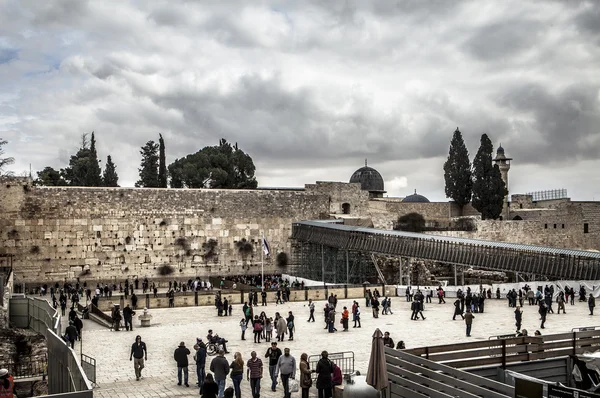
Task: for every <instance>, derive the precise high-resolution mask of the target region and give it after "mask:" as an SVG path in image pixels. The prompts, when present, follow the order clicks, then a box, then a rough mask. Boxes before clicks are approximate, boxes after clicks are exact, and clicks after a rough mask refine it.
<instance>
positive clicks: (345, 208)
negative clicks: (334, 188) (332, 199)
mask: <svg viewBox="0 0 600 398" xmlns="http://www.w3.org/2000/svg"><path fill="white" fill-rule="evenodd" d="M342 213H344V214H350V203H343V204H342Z"/></svg>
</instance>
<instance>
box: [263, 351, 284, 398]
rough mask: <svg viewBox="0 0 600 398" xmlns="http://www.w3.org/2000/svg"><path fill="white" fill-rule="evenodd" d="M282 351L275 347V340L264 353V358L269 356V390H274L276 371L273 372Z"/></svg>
mask: <svg viewBox="0 0 600 398" xmlns="http://www.w3.org/2000/svg"><path fill="white" fill-rule="evenodd" d="M282 354H283V353H282V352H281V349H279V348H278V347H277V343H276V342H275V341H273V342H271V347H269V349H268V350H267V353H266V354H265V357H266V358H269V376H271V391H276V388H275V387H277V373H275V369H277V362H278V361H279V357H280V356H281V355H282Z"/></svg>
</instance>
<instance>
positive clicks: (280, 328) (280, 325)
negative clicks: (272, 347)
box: [275, 313, 287, 341]
mask: <svg viewBox="0 0 600 398" xmlns="http://www.w3.org/2000/svg"><path fill="white" fill-rule="evenodd" d="M276 315H279V313H277V314H276ZM275 327H276V328H277V341H283V340H284V338H285V332H286V330H287V322H286V321H285V318H284V317H282V316H279V319H278V320H277V324H276V325H275Z"/></svg>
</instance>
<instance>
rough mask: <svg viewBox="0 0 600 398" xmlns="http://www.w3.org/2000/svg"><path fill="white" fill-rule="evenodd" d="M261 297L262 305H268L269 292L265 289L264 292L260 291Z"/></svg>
mask: <svg viewBox="0 0 600 398" xmlns="http://www.w3.org/2000/svg"><path fill="white" fill-rule="evenodd" d="M260 298H261V305H262V306H266V305H267V292H266V291H265V289H263V290H262V292H260Z"/></svg>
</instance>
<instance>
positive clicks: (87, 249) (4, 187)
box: [0, 148, 600, 283]
mask: <svg viewBox="0 0 600 398" xmlns="http://www.w3.org/2000/svg"><path fill="white" fill-rule="evenodd" d="M502 154H503V151H502ZM500 155H501V153H500V148H499V152H498V154H497V158H496V159H498V156H500ZM506 160H510V159H506ZM506 178H507V175H506ZM506 181H508V180H506ZM384 193H385V187H384V179H383V177H382V176H381V174H380V173H379V172H377V170H375V169H373V168H372V167H369V166H367V165H365V166H364V167H362V168H360V169H358V170H357V171H356V172H354V173H353V174H352V177H351V178H350V182H349V183H345V182H325V181H318V182H316V183H314V184H307V185H306V186H305V187H304V188H297V189H255V190H216V189H215V190H211V189H157V188H83V187H37V186H33V185H32V181H31V180H30V179H28V178H21V177H1V178H0V255H11V256H12V265H13V267H14V269H15V278H16V282H17V283H18V282H21V281H25V282H38V283H39V282H42V281H63V280H65V279H72V278H76V277H80V278H83V279H84V280H85V279H87V280H92V281H93V280H103V281H106V280H115V281H121V280H124V279H125V278H130V279H131V278H132V277H135V276H137V277H140V278H143V277H148V278H156V277H159V270H160V269H161V266H164V265H169V266H170V267H172V268H173V270H174V274H173V275H172V277H179V278H190V277H195V276H203V277H205V276H208V275H214V274H217V275H223V274H226V273H234V274H239V273H258V272H260V269H261V267H260V265H261V263H260V259H261V256H260V236H261V233H264V235H265V237H266V238H267V239H268V241H269V243H270V247H271V252H272V255H271V256H270V257H268V258H265V259H264V268H265V272H277V271H279V270H282V268H278V264H277V263H276V256H277V254H278V253H279V252H286V253H289V251H290V242H289V237H290V234H291V225H292V223H293V222H294V221H298V220H308V219H328V218H344V219H345V220H346V221H345V222H347V223H355V224H354V225H373V226H374V227H375V228H383V229H391V228H393V226H394V223H395V222H396V220H397V219H398V217H400V216H402V215H405V214H408V213H412V212H416V213H420V214H421V215H423V216H424V218H425V219H426V221H427V222H428V225H434V226H439V227H441V228H440V229H441V230H440V231H435V232H433V233H436V234H444V235H453V236H464V237H470V238H479V239H490V240H498V241H508V242H518V243H530V244H539V245H548V246H556V247H566V248H578V249H594V250H600V202H574V201H571V200H570V199H568V198H566V197H565V198H558V199H552V200H534V199H535V198H533V197H532V196H531V195H512V198H511V199H512V201H511V203H510V206H508V204H507V208H508V213H507V214H508V217H505V221H488V220H485V221H481V219H480V217H479V214H478V212H477V211H476V210H475V209H473V208H472V207H471V206H470V205H467V206H465V207H464V209H462V212H461V209H460V208H459V207H458V206H457V205H456V204H455V203H454V202H451V201H447V202H430V201H429V200H428V199H427V198H425V197H424V196H422V195H419V194H417V193H416V191H415V194H413V195H409V196H407V197H406V198H387V197H383V194H384ZM460 217H467V218H471V219H473V220H475V222H476V227H477V228H476V230H473V231H453V230H449V231H443V229H444V228H445V227H448V226H449V225H450V224H451V223H452V222H454V221H456V220H457V219H459V218H460ZM507 220H508V221H507ZM446 229H452V228H446ZM280 265H284V264H280Z"/></svg>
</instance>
